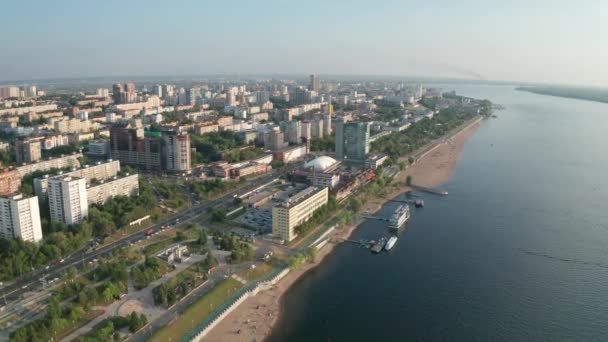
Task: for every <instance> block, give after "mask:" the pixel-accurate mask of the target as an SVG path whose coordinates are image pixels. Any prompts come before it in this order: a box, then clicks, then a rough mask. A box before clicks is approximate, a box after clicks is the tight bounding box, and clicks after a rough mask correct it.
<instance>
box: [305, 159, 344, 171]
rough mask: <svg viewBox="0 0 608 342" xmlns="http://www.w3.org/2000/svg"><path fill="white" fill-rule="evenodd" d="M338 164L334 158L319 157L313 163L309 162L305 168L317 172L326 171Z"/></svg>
mask: <svg viewBox="0 0 608 342" xmlns="http://www.w3.org/2000/svg"><path fill="white" fill-rule="evenodd" d="M336 163H337V161H336V160H335V159H334V158H332V157H328V156H320V157H317V158H315V159H313V160H311V161H309V162H308V163H306V164H304V167H305V168H310V167H312V168H314V169H315V171H325V170H327V169H329V168H330V167H332V166H333V165H335V164H336Z"/></svg>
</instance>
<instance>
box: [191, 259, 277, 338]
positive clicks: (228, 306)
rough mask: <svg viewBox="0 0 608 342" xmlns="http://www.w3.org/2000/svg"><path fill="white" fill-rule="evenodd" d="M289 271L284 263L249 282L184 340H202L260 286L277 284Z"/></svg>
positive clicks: (253, 294)
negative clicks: (260, 277)
mask: <svg viewBox="0 0 608 342" xmlns="http://www.w3.org/2000/svg"><path fill="white" fill-rule="evenodd" d="M287 273H289V268H288V267H287V265H285V264H283V265H281V266H279V267H278V268H277V269H275V270H274V271H273V272H272V273H270V274H269V275H267V276H265V277H264V278H262V279H260V280H257V281H255V282H252V283H249V284H247V285H245V286H244V287H242V288H240V289H239V290H238V291H236V292H235V293H234V294H233V295H232V296H230V298H229V299H228V300H227V301H225V302H224V303H222V304H221V305H220V306H218V307H217V308H216V309H215V310H213V311H212V312H211V313H210V314H209V316H207V318H205V319H204V320H203V321H202V322H201V323H199V324H198V325H197V326H196V327H194V329H192V331H190V333H188V334H187V335H186V336H184V337H182V339H181V341H182V342H193V341H194V342H198V341H200V340H201V339H202V338H203V337H204V336H205V335H206V334H207V333H208V332H209V331H210V330H211V329H212V328H213V327H214V326H216V325H217V324H218V323H219V322H221V321H222V319H224V317H226V316H227V315H228V314H229V313H230V312H232V310H234V308H236V307H237V306H238V305H239V304H241V303H242V302H243V301H244V300H245V299H247V298H249V297H250V296H255V295H256V294H257V293H258V291H259V290H260V287H264V286H268V285H271V284H275V283H276V282H277V281H278V280H279V279H281V278H283V277H284V276H285V275H286V274H287Z"/></svg>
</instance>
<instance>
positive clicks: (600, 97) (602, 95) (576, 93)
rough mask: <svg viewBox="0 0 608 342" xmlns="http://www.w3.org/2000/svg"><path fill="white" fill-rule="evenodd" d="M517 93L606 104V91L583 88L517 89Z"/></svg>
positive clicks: (607, 99)
mask: <svg viewBox="0 0 608 342" xmlns="http://www.w3.org/2000/svg"><path fill="white" fill-rule="evenodd" d="M515 90H519V91H527V92H530V93H534V94H540V95H549V96H558V97H567V98H571V99H579V100H588V101H595V102H603V103H608V89H600V88H583V87H557V86H554V87H550V86H546V87H519V88H515Z"/></svg>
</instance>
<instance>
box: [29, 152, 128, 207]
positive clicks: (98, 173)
mask: <svg viewBox="0 0 608 342" xmlns="http://www.w3.org/2000/svg"><path fill="white" fill-rule="evenodd" d="M118 172H120V162H119V161H118V160H111V159H110V160H108V161H106V162H104V163H102V162H97V163H96V164H95V165H91V166H89V165H85V166H83V167H82V168H80V169H76V170H73V171H70V172H65V173H62V174H61V175H58V176H52V177H48V176H44V177H41V178H34V192H35V193H36V196H38V199H39V200H40V201H44V200H46V198H47V192H48V184H49V180H51V179H54V178H65V177H73V178H82V179H84V181H85V184H86V185H87V186H90V185H91V183H92V182H93V181H105V180H107V179H111V178H113V177H116V175H118Z"/></svg>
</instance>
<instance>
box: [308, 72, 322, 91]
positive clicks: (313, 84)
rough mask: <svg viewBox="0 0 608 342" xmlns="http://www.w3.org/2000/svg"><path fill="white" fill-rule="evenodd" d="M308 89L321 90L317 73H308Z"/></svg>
mask: <svg viewBox="0 0 608 342" xmlns="http://www.w3.org/2000/svg"><path fill="white" fill-rule="evenodd" d="M308 90H312V91H316V92H319V91H320V90H321V81H320V80H319V75H315V74H313V75H310V84H309V85H308Z"/></svg>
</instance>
